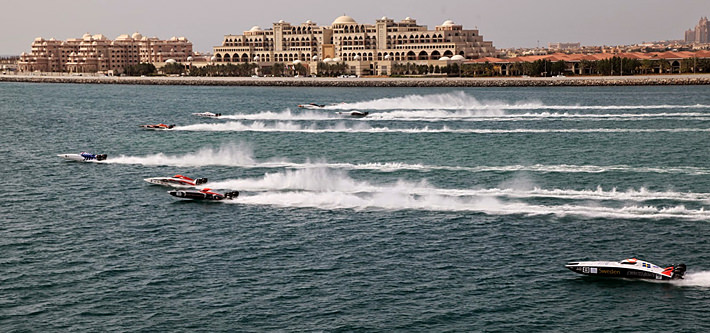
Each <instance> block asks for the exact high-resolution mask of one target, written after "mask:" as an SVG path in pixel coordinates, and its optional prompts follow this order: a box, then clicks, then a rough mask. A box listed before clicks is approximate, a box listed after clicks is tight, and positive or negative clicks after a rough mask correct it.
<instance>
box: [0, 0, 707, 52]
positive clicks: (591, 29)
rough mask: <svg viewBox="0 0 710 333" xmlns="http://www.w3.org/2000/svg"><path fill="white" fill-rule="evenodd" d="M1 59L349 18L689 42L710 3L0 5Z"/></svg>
mask: <svg viewBox="0 0 710 333" xmlns="http://www.w3.org/2000/svg"><path fill="white" fill-rule="evenodd" d="M0 12H1V13H2V14H1V15H0V55H13V54H20V53H22V52H29V51H30V44H31V43H32V41H33V40H34V38H36V37H40V36H41V37H44V38H55V39H60V40H64V39H67V38H78V37H81V36H82V35H83V34H84V33H87V32H88V33H91V34H98V33H101V34H104V35H106V37H108V38H110V39H114V38H116V36H118V35H120V34H124V33H127V34H132V33H134V32H136V31H138V32H140V33H141V34H143V35H146V36H151V37H152V36H156V37H159V38H161V39H168V38H170V37H172V36H184V37H187V38H188V39H189V40H191V41H192V42H193V44H194V50H195V51H201V52H211V51H212V47H213V46H215V45H218V44H220V43H221V40H222V37H223V36H224V35H225V34H241V33H242V32H243V31H244V30H248V29H249V28H251V27H252V26H254V25H259V26H261V27H262V28H268V27H271V24H272V23H273V22H276V21H278V20H285V21H287V22H290V23H291V24H294V25H296V24H299V23H302V22H305V21H306V20H312V21H314V22H316V23H317V24H319V25H330V24H331V23H332V22H333V20H334V19H335V18H336V17H338V16H340V15H343V14H347V15H349V16H352V17H353V18H354V19H355V20H356V21H358V22H360V23H367V24H374V22H375V19H377V18H380V17H382V16H387V17H390V18H393V19H395V20H397V21H398V20H401V19H403V18H405V17H407V16H410V17H412V18H414V19H416V20H417V23H419V24H423V25H427V26H429V28H430V29H433V28H434V26H436V25H439V24H441V23H442V22H443V21H444V20H447V19H451V20H454V22H456V23H458V24H462V25H463V26H464V28H474V27H478V29H479V30H480V33H481V34H482V35H483V37H484V39H485V40H491V41H493V45H494V46H495V47H497V48H508V47H534V46H536V45H538V41H539V45H540V46H547V43H548V42H581V43H582V44H583V45H619V44H634V43H640V42H643V41H656V40H667V39H683V33H684V31H685V30H686V29H689V28H691V27H694V26H695V25H696V24H697V23H698V20H699V19H700V17H701V16H710V0H594V1H577V0H434V1H417V0H406V1H404V0H403V1H400V0H394V1H390V0H356V1H342V0H328V1H317V0H296V1H280V0H271V1H227V0H206V1H201V0H170V1H163V0H113V1H110V0H32V1H17V0H0Z"/></svg>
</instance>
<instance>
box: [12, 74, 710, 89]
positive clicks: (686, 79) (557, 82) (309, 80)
mask: <svg viewBox="0 0 710 333" xmlns="http://www.w3.org/2000/svg"><path fill="white" fill-rule="evenodd" d="M0 82H32V83H85V84H86V83H90V84H135V85H141V84H143V85H194V86H284V87H544V86H642V85H710V74H685V75H680V74H676V75H636V76H574V77H546V78H536V77H529V78H522V77H493V78H456V77H453V78H452V77H448V78H430V77H427V78H391V77H364V78H330V77H316V78H313V77H258V78H254V77H110V76H71V75H41V74H36V73H35V74H32V75H21V74H18V75H0Z"/></svg>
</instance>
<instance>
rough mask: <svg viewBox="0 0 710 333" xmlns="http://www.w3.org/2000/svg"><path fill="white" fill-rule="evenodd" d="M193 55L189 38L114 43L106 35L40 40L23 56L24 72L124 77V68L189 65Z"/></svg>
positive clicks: (131, 39)
mask: <svg viewBox="0 0 710 333" xmlns="http://www.w3.org/2000/svg"><path fill="white" fill-rule="evenodd" d="M191 55H192V43H191V42H190V41H188V40H187V38H185V37H172V38H170V39H168V40H160V39H158V38H157V37H150V38H149V37H145V36H143V35H141V34H140V33H137V32H136V33H134V34H133V35H130V36H129V35H127V34H123V35H120V36H118V37H116V39H115V40H110V39H108V38H106V36H104V35H102V34H97V35H91V34H88V33H87V34H84V36H82V37H81V38H71V39H67V40H66V41H59V40H55V39H54V38H50V39H44V38H42V37H38V38H36V39H35V40H34V41H33V42H32V51H31V52H30V53H29V54H27V53H24V52H23V53H22V55H21V56H20V60H19V62H18V69H19V70H20V71H41V72H72V73H96V72H108V71H113V72H116V73H120V72H122V71H123V69H124V67H126V66H129V65H137V64H139V63H144V62H145V63H154V62H165V61H166V60H168V59H174V60H176V61H183V62H184V61H187V58H188V57H190V56H191Z"/></svg>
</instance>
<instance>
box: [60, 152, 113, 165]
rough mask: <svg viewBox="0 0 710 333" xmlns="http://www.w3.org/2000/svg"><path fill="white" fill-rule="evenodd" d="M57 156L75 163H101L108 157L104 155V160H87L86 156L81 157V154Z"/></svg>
mask: <svg viewBox="0 0 710 333" xmlns="http://www.w3.org/2000/svg"><path fill="white" fill-rule="evenodd" d="M57 156H59V157H61V158H63V159H65V160H67V161H75V162H94V163H96V162H101V161H103V160H105V159H106V156H103V155H102V159H101V160H99V159H96V158H94V159H87V158H85V157H84V156H81V155H80V154H58V155H57Z"/></svg>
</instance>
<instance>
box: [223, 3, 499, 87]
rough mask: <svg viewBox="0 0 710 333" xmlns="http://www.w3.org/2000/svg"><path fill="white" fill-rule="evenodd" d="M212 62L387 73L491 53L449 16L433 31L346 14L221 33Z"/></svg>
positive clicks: (407, 22) (412, 23) (490, 46)
mask: <svg viewBox="0 0 710 333" xmlns="http://www.w3.org/2000/svg"><path fill="white" fill-rule="evenodd" d="M213 53H214V57H213V59H212V60H213V61H215V62H218V63H229V62H241V63H246V62H255V63H257V64H259V65H261V66H270V65H272V64H274V63H277V62H280V63H287V64H290V63H293V62H294V61H298V62H302V63H305V64H307V65H308V64H310V65H313V66H312V67H315V66H314V65H315V63H317V62H324V63H329V62H336V63H341V62H342V63H345V64H346V65H347V66H349V67H350V68H351V71H352V72H353V74H389V69H390V68H391V66H392V64H393V63H395V62H414V63H419V64H429V63H430V62H433V61H452V60H453V61H460V60H464V59H478V58H483V57H491V56H496V55H497V53H496V49H495V48H494V47H493V43H492V42H490V41H484V40H483V37H482V36H481V35H480V34H479V32H478V30H465V29H463V26H461V25H459V24H456V23H454V22H453V21H451V20H447V21H445V22H443V23H442V24H441V25H439V26H436V27H435V28H434V29H433V30H431V29H428V28H427V26H425V25H418V24H417V21H416V20H415V19H412V18H410V17H407V18H405V19H404V20H401V21H399V22H395V20H393V19H391V18H388V17H382V18H381V19H378V20H376V21H375V24H361V23H358V22H357V21H356V20H355V19H353V18H352V17H350V16H346V15H343V16H340V17H337V18H336V19H335V20H333V22H332V23H331V24H330V25H328V26H319V25H317V24H316V23H314V22H312V21H310V20H308V21H306V22H304V23H302V24H300V25H291V24H290V23H288V22H284V21H283V20H281V21H278V22H276V23H273V26H272V27H271V28H269V29H262V28H261V27H259V26H254V27H252V28H251V29H249V30H248V31H244V33H243V34H242V35H226V36H224V39H223V41H222V45H220V46H215V47H214V49H213Z"/></svg>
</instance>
